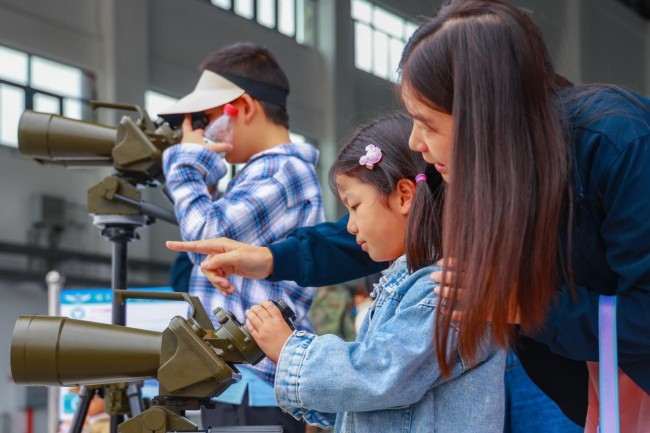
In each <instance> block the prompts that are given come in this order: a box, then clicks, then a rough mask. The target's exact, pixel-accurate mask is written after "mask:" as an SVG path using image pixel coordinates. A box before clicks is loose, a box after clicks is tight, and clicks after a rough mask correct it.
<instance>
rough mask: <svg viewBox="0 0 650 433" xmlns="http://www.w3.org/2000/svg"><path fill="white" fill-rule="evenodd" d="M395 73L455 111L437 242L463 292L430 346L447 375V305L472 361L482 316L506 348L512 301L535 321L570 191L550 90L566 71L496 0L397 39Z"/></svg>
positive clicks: (526, 322) (540, 316) (530, 324)
mask: <svg viewBox="0 0 650 433" xmlns="http://www.w3.org/2000/svg"><path fill="white" fill-rule="evenodd" d="M401 74H402V83H403V84H402V86H403V92H408V93H409V94H411V95H416V97H417V98H419V100H420V101H421V102H422V103H424V104H426V105H428V106H429V107H431V108H433V109H435V110H439V111H441V112H444V113H447V114H451V115H452V117H453V119H454V131H453V136H454V139H453V144H452V161H451V173H450V176H451V180H450V183H449V185H448V187H447V188H446V192H445V193H446V200H445V208H444V214H443V225H444V230H443V242H442V243H443V253H444V256H445V257H448V258H452V259H453V260H454V264H453V268H454V269H456V270H459V271H457V272H454V273H453V277H454V278H453V281H452V284H451V286H452V287H456V288H461V287H462V289H463V291H462V299H461V298H459V297H458V292H457V291H454V292H453V296H452V297H451V298H450V299H449V300H448V302H447V304H446V305H447V308H445V309H444V310H443V312H442V314H439V315H437V320H438V327H437V333H436V349H437V356H438V361H439V362H440V365H441V371H442V372H443V374H448V373H449V372H450V370H449V361H450V359H449V355H448V353H447V350H445V349H446V348H447V343H448V330H449V327H450V323H451V313H452V312H453V310H454V309H455V308H457V309H460V310H462V311H463V317H462V320H461V321H460V323H459V326H460V331H459V349H460V351H461V353H463V354H466V355H467V356H468V358H470V359H472V358H474V357H475V355H476V351H477V347H479V345H480V344H481V343H482V341H483V339H484V338H485V330H486V324H487V323H491V327H492V330H493V331H494V333H495V336H496V338H497V340H498V342H499V343H500V344H501V345H503V346H506V344H507V343H508V341H509V339H510V338H511V337H512V326H510V323H509V322H510V320H511V318H513V317H514V313H515V311H516V309H517V307H518V308H519V312H520V318H521V326H522V328H523V330H525V331H532V330H534V329H537V328H538V327H540V326H541V325H542V324H543V322H544V319H545V313H546V311H547V308H548V306H549V303H550V300H551V298H552V296H553V294H554V292H555V290H556V289H557V287H558V282H559V279H560V274H561V272H562V271H560V269H559V268H558V267H557V263H558V260H559V255H560V253H559V251H560V248H559V246H560V245H559V230H560V227H561V224H562V220H563V218H564V217H565V213H564V211H565V207H564V206H565V204H566V203H567V200H568V197H569V195H570V193H569V191H570V186H569V185H570V184H569V172H570V160H571V156H570V149H569V146H568V144H567V138H566V130H565V125H564V121H563V120H562V119H563V117H562V115H561V107H560V106H559V104H558V103H557V100H556V98H555V97H554V96H555V93H556V92H557V91H558V90H559V87H560V86H565V85H567V84H568V81H566V80H565V79H563V78H562V77H560V76H559V75H557V74H556V73H555V71H554V70H553V67H552V64H551V60H550V56H549V54H548V51H547V49H546V46H545V44H544V41H543V39H542V35H541V32H540V31H539V29H538V27H537V26H536V25H535V23H534V22H533V21H532V20H531V18H530V17H529V16H528V15H527V14H525V13H524V12H522V11H521V10H519V9H517V8H516V7H514V6H511V5H508V4H506V3H503V2H501V1H498V0H452V1H450V2H449V3H448V4H447V5H446V6H443V7H442V8H440V10H439V11H438V12H437V13H436V14H435V16H433V17H432V18H430V19H429V20H428V21H427V22H425V23H424V24H423V25H422V26H421V27H420V28H419V29H418V30H417V31H416V32H415V33H414V34H413V36H412V37H411V39H410V40H409V42H408V43H407V46H406V48H405V50H404V54H403V57H402V60H401ZM447 269H448V268H445V270H444V273H446V272H447ZM460 270H462V280H461V271H460ZM443 278H445V277H444V276H443Z"/></svg>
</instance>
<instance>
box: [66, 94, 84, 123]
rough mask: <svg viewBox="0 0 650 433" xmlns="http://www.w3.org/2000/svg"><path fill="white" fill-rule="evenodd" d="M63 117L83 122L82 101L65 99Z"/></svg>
mask: <svg viewBox="0 0 650 433" xmlns="http://www.w3.org/2000/svg"><path fill="white" fill-rule="evenodd" d="M63 115H64V116H65V117H70V118H72V119H78V120H81V119H82V118H83V111H82V110H81V101H79V100H78V99H67V98H66V99H64V100H63Z"/></svg>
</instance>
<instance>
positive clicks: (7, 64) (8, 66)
mask: <svg viewBox="0 0 650 433" xmlns="http://www.w3.org/2000/svg"><path fill="white" fill-rule="evenodd" d="M0 78H3V79H5V80H7V81H13V82H14V83H17V84H27V54H25V53H21V52H20V51H16V50H12V49H9V48H5V47H0Z"/></svg>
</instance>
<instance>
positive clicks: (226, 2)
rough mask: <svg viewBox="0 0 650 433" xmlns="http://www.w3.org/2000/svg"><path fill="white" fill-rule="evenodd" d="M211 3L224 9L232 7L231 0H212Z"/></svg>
mask: <svg viewBox="0 0 650 433" xmlns="http://www.w3.org/2000/svg"><path fill="white" fill-rule="evenodd" d="M210 3H212V4H213V5H215V6H219V7H220V8H222V9H230V8H232V2H231V1H230V0H210Z"/></svg>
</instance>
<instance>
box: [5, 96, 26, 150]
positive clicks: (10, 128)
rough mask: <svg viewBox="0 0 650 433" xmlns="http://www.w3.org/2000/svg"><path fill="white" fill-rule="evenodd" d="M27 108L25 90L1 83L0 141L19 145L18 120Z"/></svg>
mask: <svg viewBox="0 0 650 433" xmlns="http://www.w3.org/2000/svg"><path fill="white" fill-rule="evenodd" d="M24 110H25V92H24V91H23V90H22V89H20V88H18V87H14V86H8V85H6V84H0V142H1V143H2V144H6V145H9V146H13V147H17V146H18V120H19V119H20V115H21V114H22V112H23V111H24Z"/></svg>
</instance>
